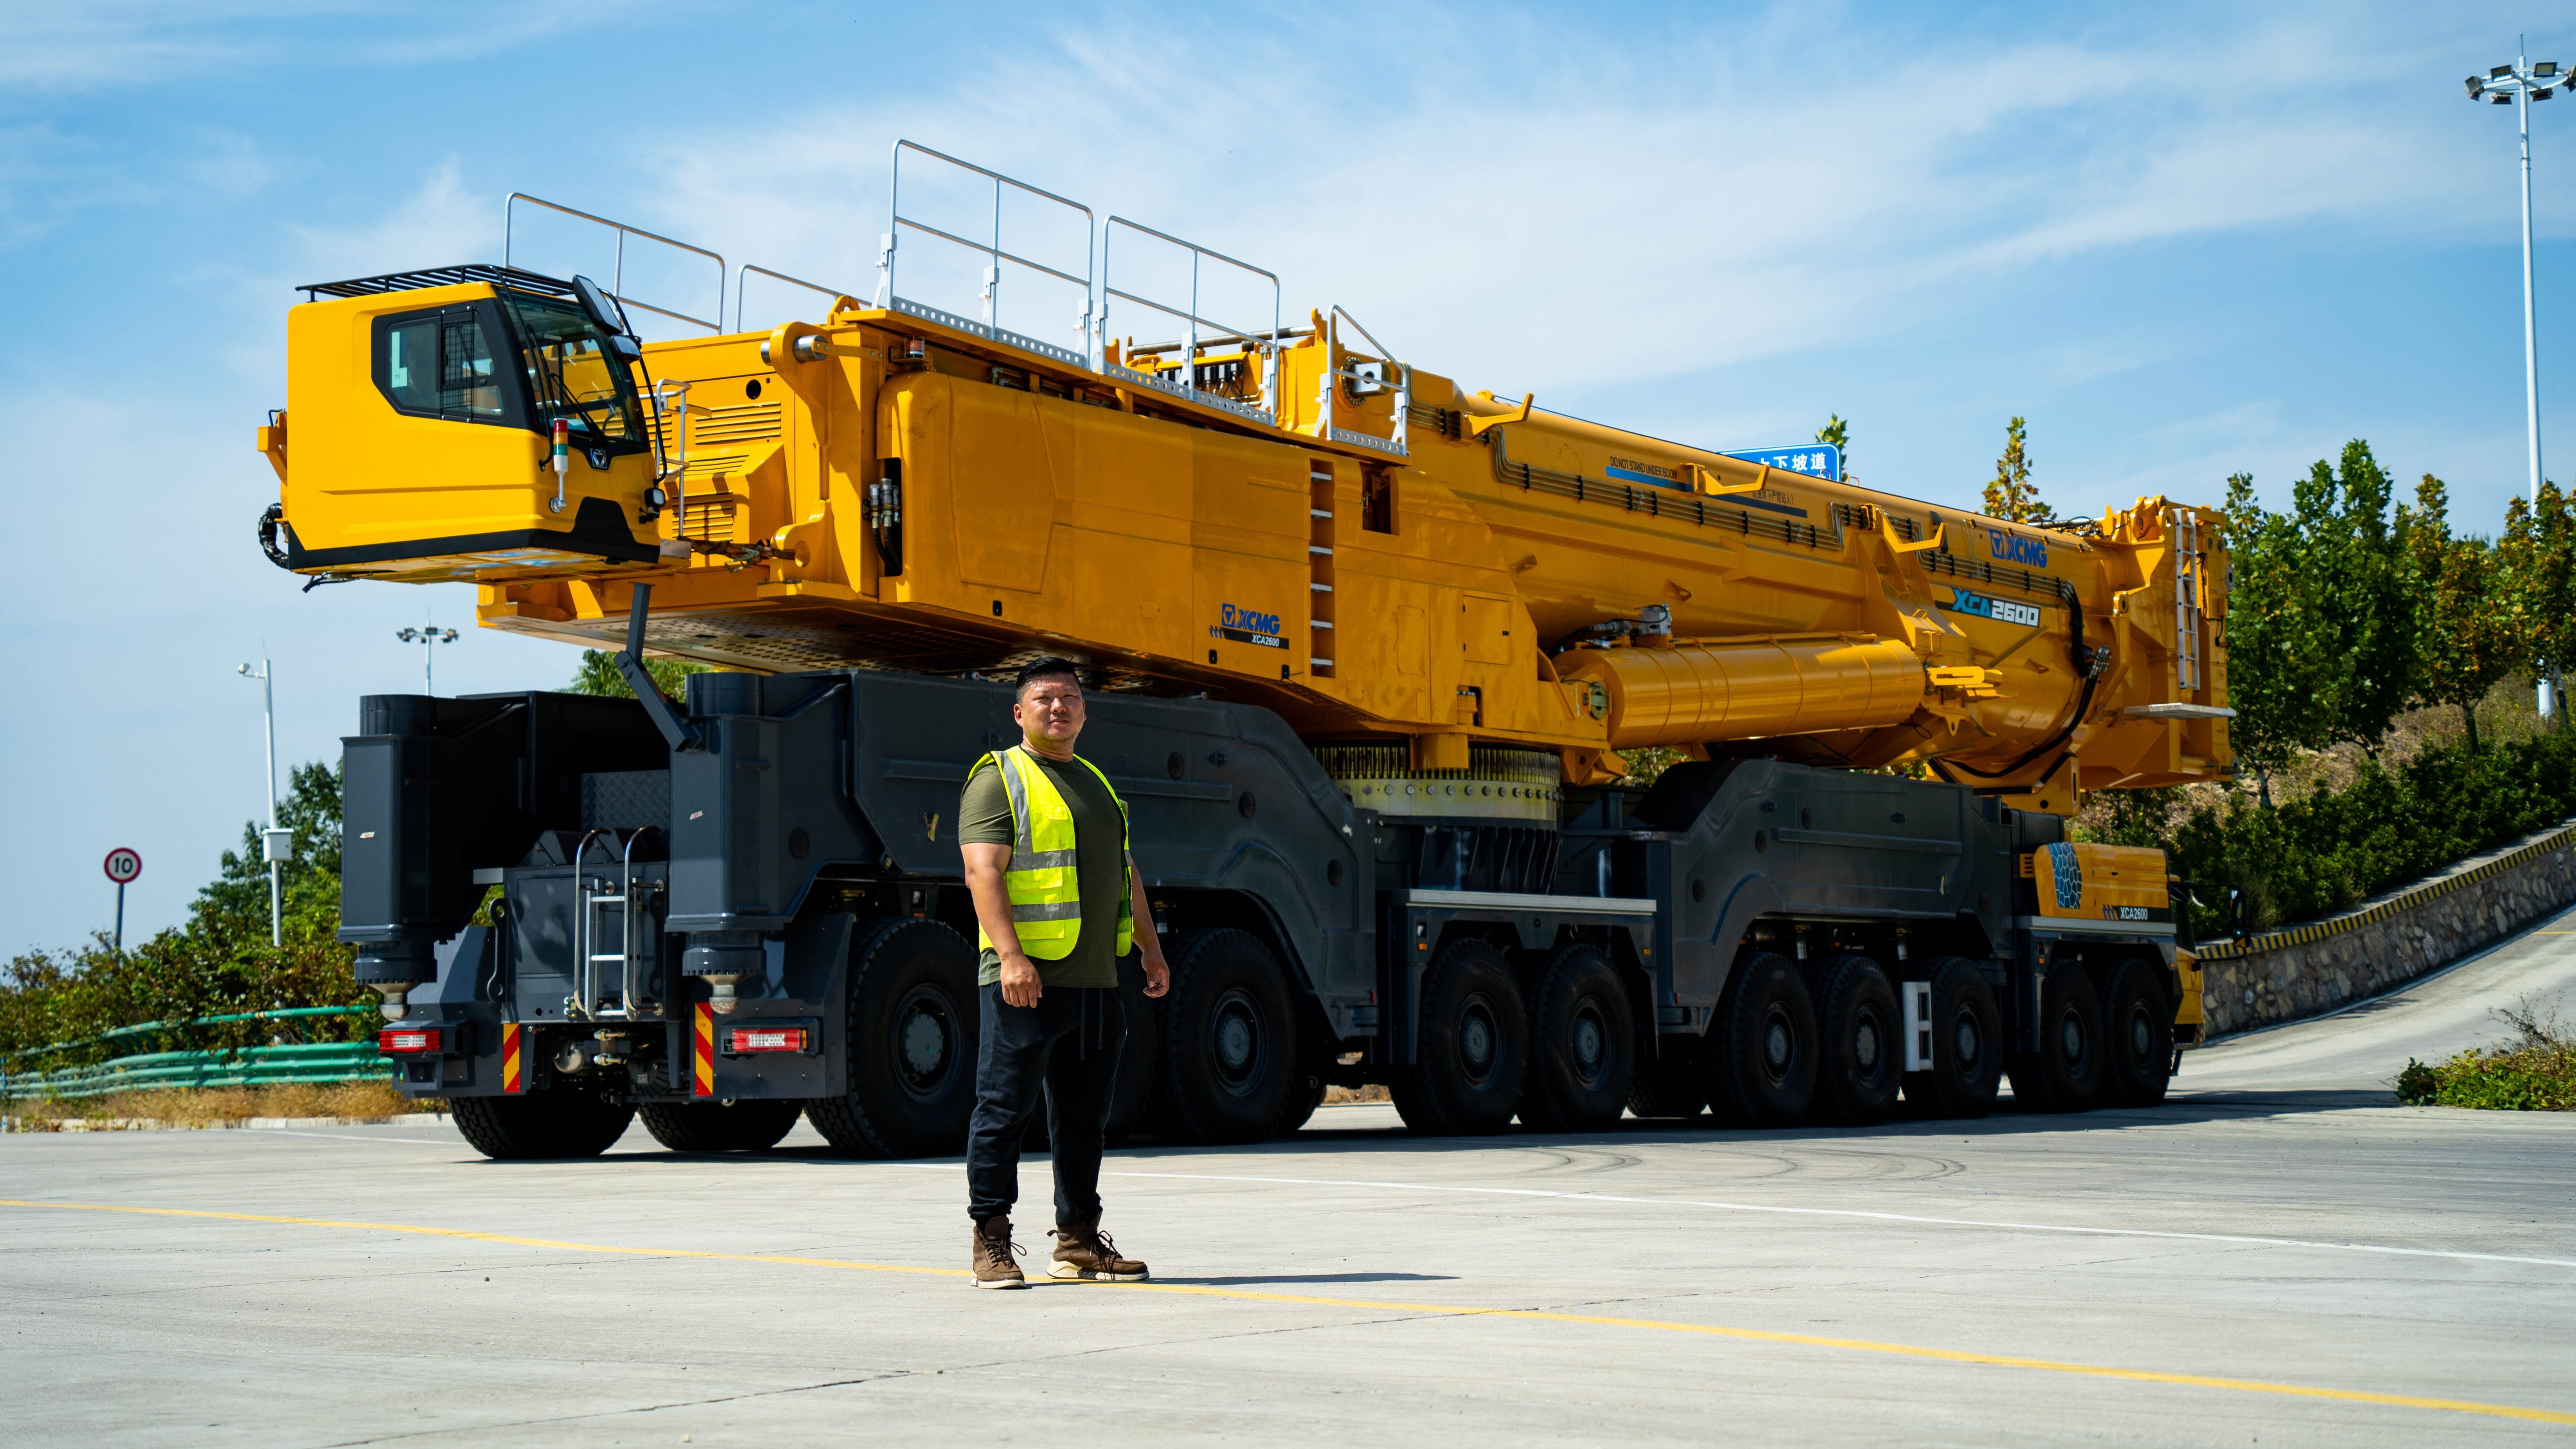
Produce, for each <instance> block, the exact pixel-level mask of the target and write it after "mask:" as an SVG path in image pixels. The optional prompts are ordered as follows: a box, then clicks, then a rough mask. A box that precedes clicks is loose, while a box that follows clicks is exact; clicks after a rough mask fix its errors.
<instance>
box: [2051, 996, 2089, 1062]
mask: <svg viewBox="0 0 2576 1449" xmlns="http://www.w3.org/2000/svg"><path fill="white" fill-rule="evenodd" d="M2057 1049H2058V1052H2059V1054H2060V1055H2061V1056H2063V1057H2064V1058H2065V1061H2066V1065H2067V1067H2068V1068H2069V1069H2071V1070H2076V1071H2081V1070H2082V1069H2083V1067H2084V1017H2083V1015H2082V1014H2081V1013H2078V1012H2073V1011H2070V1012H2068V1013H2066V1014H2065V1015H2064V1016H2062V1017H2059V1018H2058V1020H2057Z"/></svg>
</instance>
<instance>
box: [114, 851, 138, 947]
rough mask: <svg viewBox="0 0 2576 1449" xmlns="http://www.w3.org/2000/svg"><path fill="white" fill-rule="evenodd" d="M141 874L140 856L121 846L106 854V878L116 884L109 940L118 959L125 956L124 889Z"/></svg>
mask: <svg viewBox="0 0 2576 1449" xmlns="http://www.w3.org/2000/svg"><path fill="white" fill-rule="evenodd" d="M141 874H143V857H142V856H139V855H137V854H135V853H134V852H133V851H130V850H128V849H126V848H125V847H124V846H121V845H120V846H118V847H117V848H116V849H114V850H111V851H109V852H108V853H107V878H108V879H109V880H112V881H114V882H116V934H115V935H114V936H113V937H111V938H110V939H111V940H113V941H114V942H115V951H116V954H117V955H118V956H119V957H123V956H124V955H125V887H126V884H127V882H129V881H131V880H133V879H134V878H135V877H136V876H138V875H141Z"/></svg>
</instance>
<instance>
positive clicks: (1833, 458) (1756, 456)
mask: <svg viewBox="0 0 2576 1449" xmlns="http://www.w3.org/2000/svg"><path fill="white" fill-rule="evenodd" d="M1725 456H1727V457H1729V458H1741V459H1743V460H1744V461H1745V462H1747V463H1762V464H1766V465H1768V466H1770V467H1773V468H1777V469H1779V470H1780V471H1782V472H1784V473H1804V474H1806V475H1807V476H1808V477H1810V478H1830V479H1832V480H1833V481H1834V482H1837V483H1839V482H1841V481H1842V477H1843V450H1842V449H1840V448H1837V447H1835V446H1834V445H1833V444H1831V443H1801V444H1799V445H1798V446H1796V447H1794V448H1747V449H1745V450H1743V451H1742V452H1737V453H1728V454H1726V455H1725Z"/></svg>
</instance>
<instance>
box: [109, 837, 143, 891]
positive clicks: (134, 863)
mask: <svg viewBox="0 0 2576 1449" xmlns="http://www.w3.org/2000/svg"><path fill="white" fill-rule="evenodd" d="M141 874H143V857H142V856H139V855H137V854H135V853H134V852H133V851H130V850H127V849H125V848H124V847H123V846H119V847H117V848H116V849H114V850H111V851H109V852H108V853H107V878H108V879H109V880H112V881H114V882H116V883H117V884H118V885H123V884H125V883H126V882H127V881H130V880H132V879H134V878H135V877H136V876H138V875H141Z"/></svg>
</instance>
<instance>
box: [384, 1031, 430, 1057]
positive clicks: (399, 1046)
mask: <svg viewBox="0 0 2576 1449" xmlns="http://www.w3.org/2000/svg"><path fill="white" fill-rule="evenodd" d="M438 1039H439V1030H438V1028H437V1027H434V1026H389V1027H386V1028H385V1029H384V1030H383V1031H380V1032H378V1033H376V1050H378V1051H380V1052H385V1053H387V1054H389V1055H409V1054H412V1053H415V1052H434V1051H436V1050H438Z"/></svg>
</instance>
